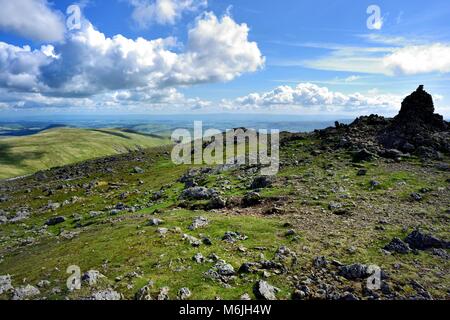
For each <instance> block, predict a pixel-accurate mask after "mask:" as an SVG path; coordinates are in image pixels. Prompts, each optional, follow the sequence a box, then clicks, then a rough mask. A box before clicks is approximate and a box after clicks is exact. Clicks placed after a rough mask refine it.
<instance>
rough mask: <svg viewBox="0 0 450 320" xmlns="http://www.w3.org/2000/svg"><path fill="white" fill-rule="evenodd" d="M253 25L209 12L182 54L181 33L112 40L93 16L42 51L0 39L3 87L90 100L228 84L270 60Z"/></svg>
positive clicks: (189, 38)
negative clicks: (96, 25) (177, 36)
mask: <svg viewBox="0 0 450 320" xmlns="http://www.w3.org/2000/svg"><path fill="white" fill-rule="evenodd" d="M248 32H249V28H248V27H247V25H246V24H238V23H236V22H235V21H234V20H233V19H232V18H230V17H229V16H224V17H222V18H220V19H219V18H217V17H216V16H215V15H214V14H212V13H207V14H205V15H203V16H202V17H200V18H198V19H197V20H196V23H195V25H194V26H193V27H192V28H191V29H190V30H189V32H188V40H187V44H186V46H185V50H184V52H181V53H179V52H175V51H174V50H172V49H173V48H174V47H176V46H178V43H177V40H176V39H175V38H171V37H169V38H164V39H162V38H161V39H155V40H146V39H144V38H138V39H136V40H133V39H128V38H125V37H124V36H122V35H116V36H114V37H112V38H109V37H106V36H105V35H104V34H103V33H101V32H100V31H98V30H96V29H95V28H94V26H93V25H92V24H91V23H89V22H88V21H83V24H82V28H81V29H80V30H77V31H75V32H72V33H70V34H68V36H67V38H66V40H65V41H64V42H61V43H57V44H55V45H54V46H52V45H47V46H42V47H41V49H39V50H31V49H30V47H17V46H13V45H9V44H6V43H0V87H3V88H8V89H11V90H19V91H30V92H39V93H41V94H43V95H47V96H55V97H89V96H92V95H98V94H100V93H104V92H111V91H120V90H134V89H139V90H144V89H146V90H157V89H164V88H173V87H177V86H180V85H193V84H198V83H210V82H217V81H230V80H232V79H234V78H236V77H238V76H240V75H241V74H242V73H245V72H253V71H256V70H258V69H259V68H261V67H262V66H263V65H264V57H263V56H262V54H261V52H260V51H259V49H258V46H257V44H256V43H255V42H250V41H249V40H248Z"/></svg>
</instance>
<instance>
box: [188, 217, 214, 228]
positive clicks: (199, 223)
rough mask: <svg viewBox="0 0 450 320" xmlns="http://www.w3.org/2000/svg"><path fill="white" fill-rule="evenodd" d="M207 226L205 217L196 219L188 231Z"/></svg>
mask: <svg viewBox="0 0 450 320" xmlns="http://www.w3.org/2000/svg"><path fill="white" fill-rule="evenodd" d="M208 224H209V220H208V219H206V218H205V217H197V218H195V219H194V221H193V222H192V224H191V225H190V226H189V230H191V231H194V230H196V229H198V228H204V227H206V226H207V225H208Z"/></svg>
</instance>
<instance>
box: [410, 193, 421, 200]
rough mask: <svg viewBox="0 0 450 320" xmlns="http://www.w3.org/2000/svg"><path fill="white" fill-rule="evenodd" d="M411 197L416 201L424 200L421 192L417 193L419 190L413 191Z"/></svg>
mask: <svg viewBox="0 0 450 320" xmlns="http://www.w3.org/2000/svg"><path fill="white" fill-rule="evenodd" d="M411 198H412V199H413V200H414V201H422V198H423V197H422V195H421V194H420V193H417V192H413V193H411Z"/></svg>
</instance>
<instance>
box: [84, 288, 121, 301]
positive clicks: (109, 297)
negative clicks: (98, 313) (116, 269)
mask: <svg viewBox="0 0 450 320" xmlns="http://www.w3.org/2000/svg"><path fill="white" fill-rule="evenodd" d="M91 299H92V300H97V301H103V300H104V301H117V300H121V299H122V295H121V294H120V293H118V292H117V291H114V290H113V289H106V290H101V291H97V292H95V293H94V294H93V295H92V296H91Z"/></svg>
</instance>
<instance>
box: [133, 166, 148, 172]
mask: <svg viewBox="0 0 450 320" xmlns="http://www.w3.org/2000/svg"><path fill="white" fill-rule="evenodd" d="M133 172H134V173H137V174H142V173H144V172H145V171H144V169H142V168H140V167H134V168H133Z"/></svg>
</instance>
